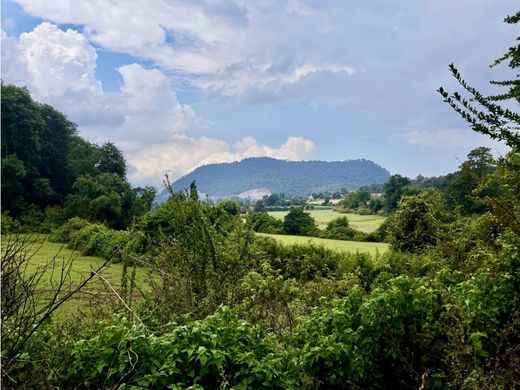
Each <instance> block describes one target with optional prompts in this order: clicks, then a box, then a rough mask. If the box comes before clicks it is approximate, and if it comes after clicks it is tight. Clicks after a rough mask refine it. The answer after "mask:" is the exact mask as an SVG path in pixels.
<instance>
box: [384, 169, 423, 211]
mask: <svg viewBox="0 0 520 390" xmlns="http://www.w3.org/2000/svg"><path fill="white" fill-rule="evenodd" d="M383 190H384V201H383V202H384V204H383V206H384V210H385V212H386V213H387V214H390V213H391V212H393V211H394V210H395V209H396V208H397V205H398V204H399V200H400V199H401V197H403V196H406V195H413V194H415V193H416V192H417V190H416V189H415V187H414V186H413V185H412V182H411V181H410V179H408V178H407V177H403V176H401V175H393V176H390V179H389V180H388V181H387V182H386V183H385V185H384V187H383Z"/></svg>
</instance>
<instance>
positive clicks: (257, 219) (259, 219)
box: [250, 211, 283, 234]
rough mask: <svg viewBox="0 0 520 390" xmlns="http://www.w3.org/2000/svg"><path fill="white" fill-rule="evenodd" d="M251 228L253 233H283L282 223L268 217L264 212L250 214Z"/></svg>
mask: <svg viewBox="0 0 520 390" xmlns="http://www.w3.org/2000/svg"><path fill="white" fill-rule="evenodd" d="M250 219H251V227H252V228H253V230H254V231H255V232H259V233H271V234H277V233H278V234H280V233H283V222H282V221H280V220H279V219H276V218H275V217H272V216H270V215H269V214H267V213H266V212H265V211H263V212H255V213H251V214H250Z"/></svg>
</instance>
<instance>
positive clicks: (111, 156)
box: [96, 142, 126, 179]
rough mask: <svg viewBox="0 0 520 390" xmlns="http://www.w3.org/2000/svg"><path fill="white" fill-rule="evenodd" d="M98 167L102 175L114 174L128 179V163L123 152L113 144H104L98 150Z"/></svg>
mask: <svg viewBox="0 0 520 390" xmlns="http://www.w3.org/2000/svg"><path fill="white" fill-rule="evenodd" d="M97 153H98V161H97V163H96V167H97V168H98V170H99V172H101V173H113V174H114V175H117V176H119V177H121V178H123V179H124V178H125V177H126V161H125V158H124V156H123V153H122V152H121V150H119V149H118V148H117V146H116V145H114V144H113V143H112V142H106V143H104V144H103V145H102V146H101V147H100V148H98V150H97Z"/></svg>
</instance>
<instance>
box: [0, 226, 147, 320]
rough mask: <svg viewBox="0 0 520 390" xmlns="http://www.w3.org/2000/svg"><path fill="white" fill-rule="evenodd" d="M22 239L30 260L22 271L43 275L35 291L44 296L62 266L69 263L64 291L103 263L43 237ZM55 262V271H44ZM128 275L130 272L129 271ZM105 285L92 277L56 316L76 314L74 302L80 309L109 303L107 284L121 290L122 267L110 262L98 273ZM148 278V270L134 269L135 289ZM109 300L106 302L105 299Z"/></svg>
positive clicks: (99, 259)
mask: <svg viewBox="0 0 520 390" xmlns="http://www.w3.org/2000/svg"><path fill="white" fill-rule="evenodd" d="M21 237H22V239H23V238H26V239H27V242H28V245H27V246H26V247H25V248H26V252H27V256H28V257H30V260H29V261H28V263H27V268H26V269H25V272H26V273H27V275H32V274H34V273H36V272H39V271H42V272H44V275H43V276H42V278H41V279H40V281H39V288H40V291H39V292H41V293H43V294H45V293H46V292H47V291H48V290H49V291H50V290H52V289H53V287H52V286H53V284H55V283H57V282H58V281H59V280H60V274H61V268H62V265H66V264H68V263H69V262H70V261H72V265H71V268H70V270H71V272H70V277H69V278H67V282H66V286H67V287H66V289H65V290H66V291H64V292H68V286H71V287H72V288H74V287H75V286H77V285H79V284H80V283H81V282H82V281H83V280H85V279H86V278H87V277H88V276H89V275H90V272H91V271H92V270H96V269H97V268H98V267H99V266H100V265H102V264H103V263H104V261H105V260H104V259H102V258H101V257H96V256H84V255H82V254H81V253H80V252H79V251H77V250H73V249H70V248H68V247H67V245H66V244H60V243H55V242H49V241H48V240H47V238H46V235H44V234H31V235H30V236H29V237H23V236H21ZM11 238H12V237H9V236H2V256H3V254H4V251H5V246H6V245H7V242H8V240H9V239H11ZM53 259H55V262H56V263H55V264H56V267H55V270H54V272H52V269H51V268H48V269H46V270H44V267H45V265H46V264H47V263H48V262H50V261H52V260H53ZM129 272H131V271H129ZM99 274H100V275H101V276H102V277H103V278H104V279H106V282H105V281H103V280H102V279H101V278H100V277H94V278H93V279H92V280H91V281H90V282H89V283H88V284H87V285H86V286H85V287H84V288H83V289H82V290H81V291H80V292H78V293H77V294H76V295H75V296H74V298H73V300H71V301H69V302H67V303H66V304H65V305H64V306H63V307H62V308H60V310H59V313H61V314H64V313H72V312H74V311H76V309H77V304H78V302H79V303H80V305H82V306H87V305H88V304H91V303H95V302H97V303H106V302H108V301H113V299H112V298H115V299H117V298H116V297H115V295H114V293H113V291H112V290H111V288H110V287H109V286H108V285H107V282H108V283H109V284H110V285H111V286H112V287H113V288H114V289H116V290H117V291H120V289H121V276H122V274H123V264H122V263H113V264H110V265H108V267H106V268H105V269H103V270H102V271H101V272H100V273H99ZM147 277H148V270H147V268H145V267H137V268H136V276H135V280H136V286H139V287H144V286H145V280H146V278H147ZM108 297H110V299H108Z"/></svg>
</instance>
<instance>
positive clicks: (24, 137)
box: [2, 85, 76, 217]
mask: <svg viewBox="0 0 520 390" xmlns="http://www.w3.org/2000/svg"><path fill="white" fill-rule="evenodd" d="M75 133H76V126H75V125H74V124H73V123H71V122H69V121H68V120H67V118H66V117H65V116H64V115H63V114H61V113H59V112H57V111H55V110H54V109H53V108H52V107H50V106H47V105H43V104H39V103H36V102H34V101H33V100H32V99H31V96H30V95H29V92H28V91H27V90H26V89H23V88H19V87H15V86H12V85H2V174H3V175H4V170H5V175H6V176H5V179H7V181H6V182H5V183H4V180H5V179H4V178H3V180H2V192H4V191H5V195H6V196H2V209H4V210H9V211H10V213H11V215H12V216H13V217H18V216H20V215H21V214H22V213H23V212H24V209H25V206H26V205H27V204H35V205H36V206H37V207H39V208H44V207H46V206H48V205H51V204H56V203H59V202H60V201H62V200H63V197H64V196H65V195H66V194H67V193H68V191H70V186H71V185H72V181H71V179H72V177H71V173H70V171H69V170H68V168H67V155H68V152H69V148H68V146H69V143H70V140H71V138H72V137H73V136H74V134H75Z"/></svg>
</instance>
